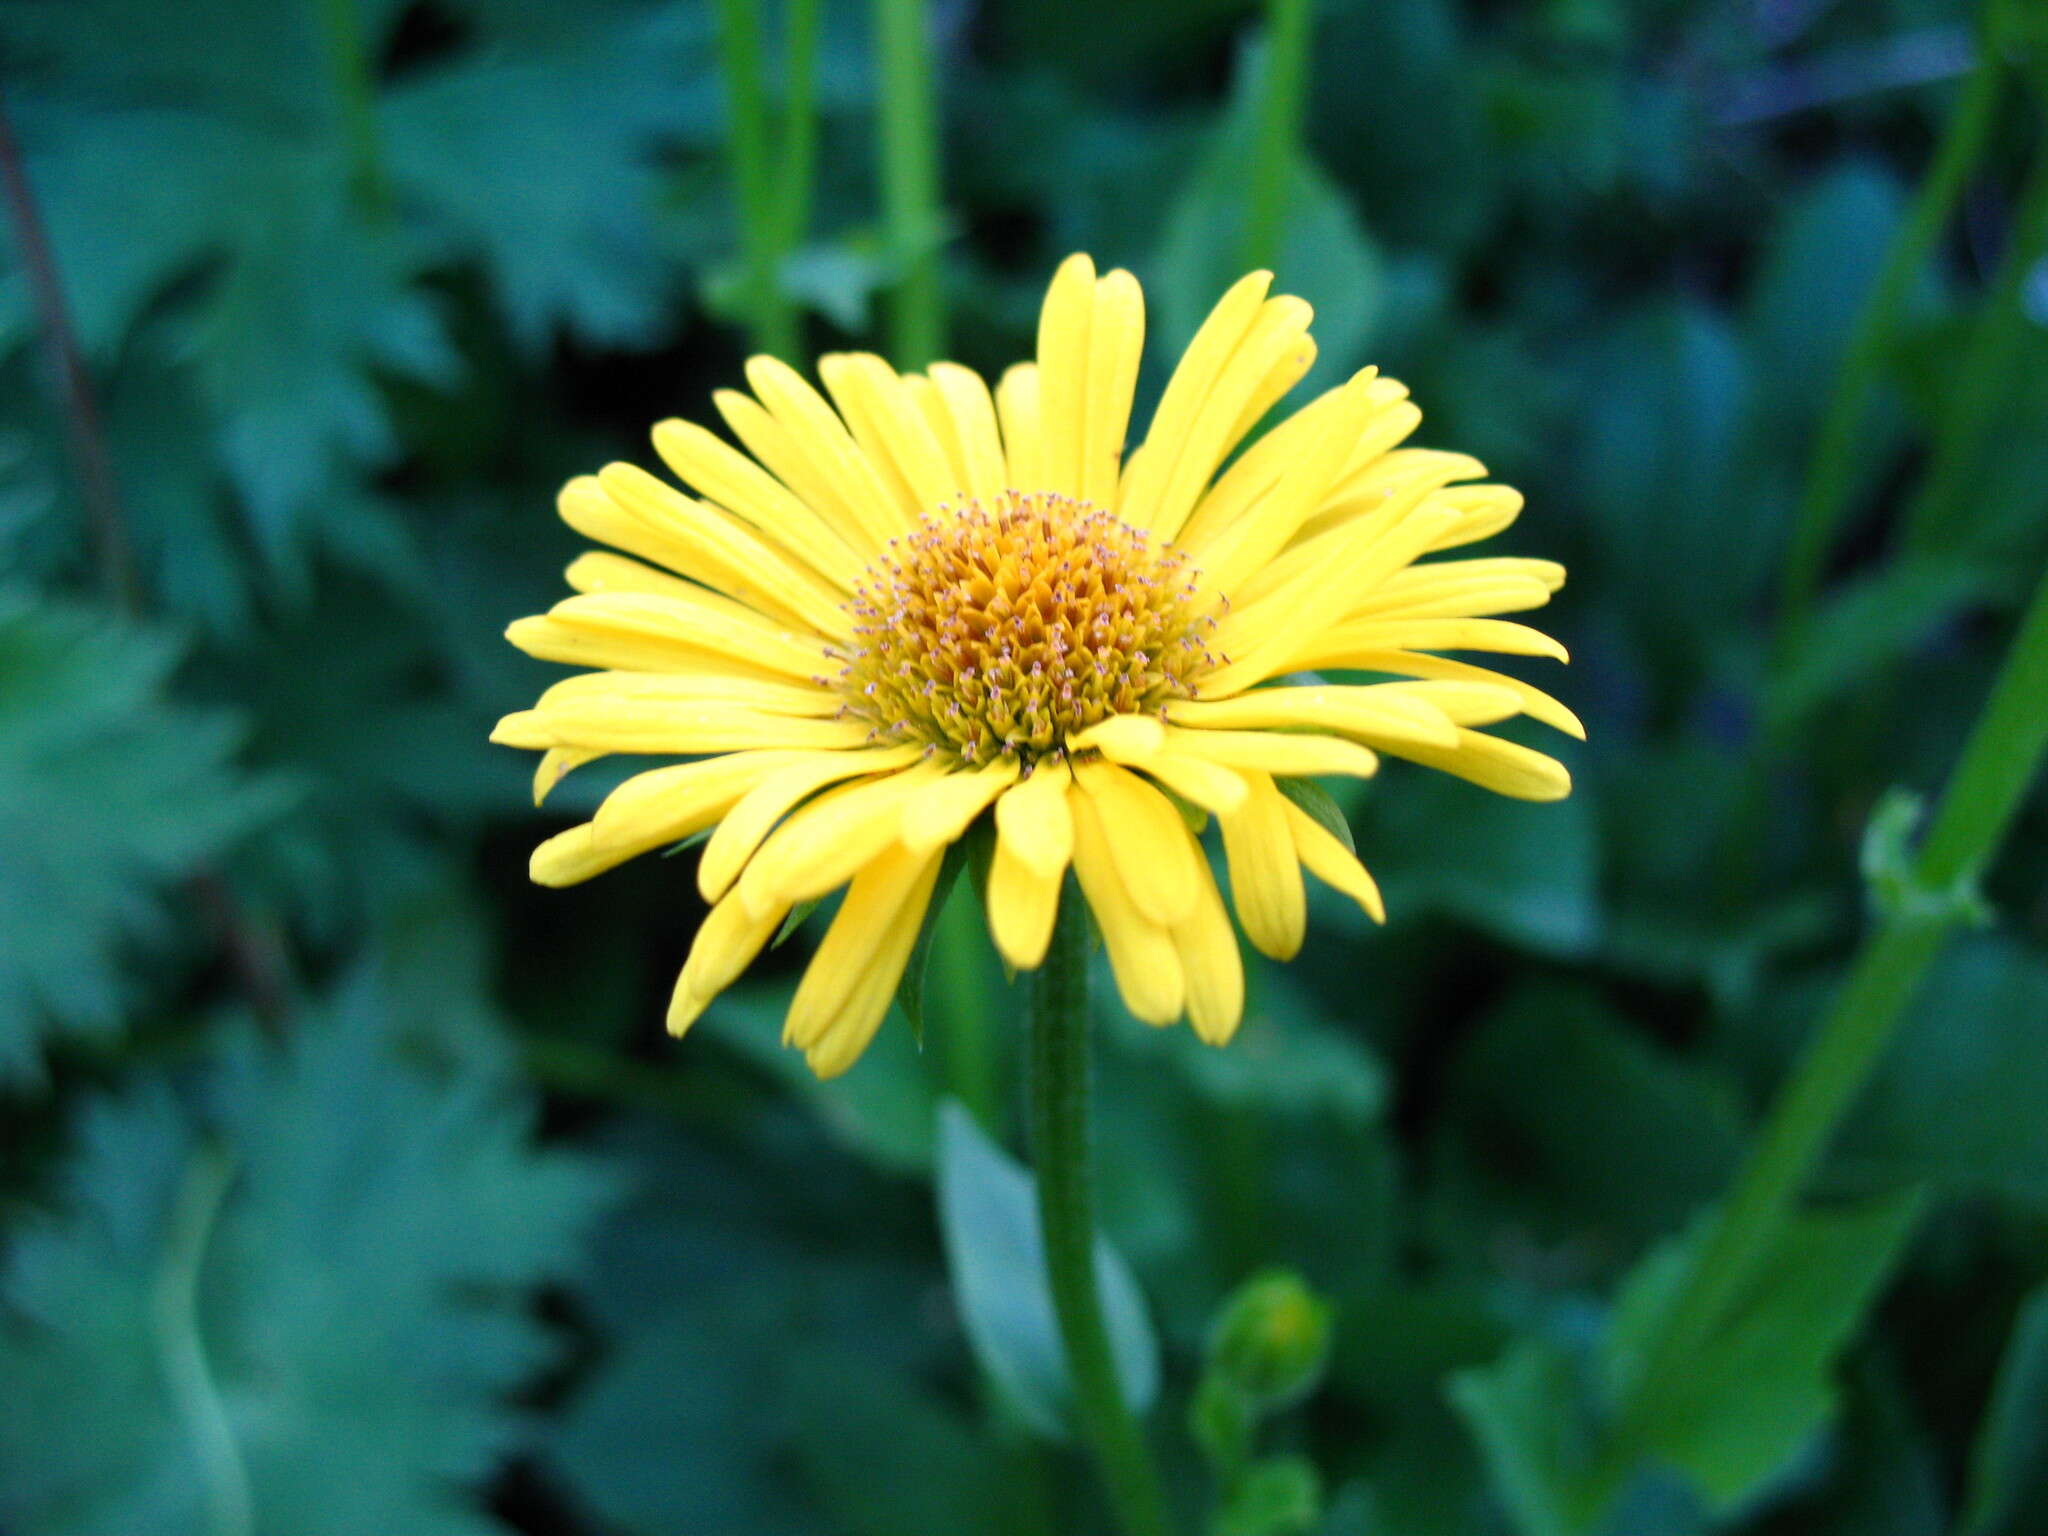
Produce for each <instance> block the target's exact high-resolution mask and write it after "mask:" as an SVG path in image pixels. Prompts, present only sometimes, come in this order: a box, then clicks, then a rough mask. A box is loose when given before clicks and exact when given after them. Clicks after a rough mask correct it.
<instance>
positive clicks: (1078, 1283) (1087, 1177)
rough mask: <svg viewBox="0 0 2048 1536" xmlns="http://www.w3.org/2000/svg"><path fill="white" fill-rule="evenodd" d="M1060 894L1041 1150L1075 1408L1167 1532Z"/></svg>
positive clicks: (1051, 957)
mask: <svg viewBox="0 0 2048 1536" xmlns="http://www.w3.org/2000/svg"><path fill="white" fill-rule="evenodd" d="M1067 897H1068V899H1066V900H1064V901H1062V902H1061V903H1060V909H1059V917H1058V919H1057V920H1056V922H1055V924H1054V927H1053V934H1052V944H1051V947H1050V948H1049V949H1048V950H1047V952H1046V957H1045V963H1044V965H1043V966H1041V967H1040V968H1039V970H1038V972H1037V973H1036V975H1035V976H1034V977H1033V979H1032V985H1031V1002H1030V1009H1031V1017H1030V1046H1029V1049H1030V1053H1031V1061H1030V1115H1031V1152H1032V1160H1033V1161H1034V1162H1035V1163H1036V1165H1037V1175H1038V1216H1039V1227H1040V1231H1041V1232H1042V1234H1043V1236H1044V1239H1045V1266H1046V1272H1047V1276H1048V1278H1049V1280H1050V1282H1051V1288H1052V1300H1053V1310H1054V1312H1055V1313H1056V1314H1057V1316H1058V1318H1059V1324H1060V1338H1061V1341H1062V1342H1063V1343H1064V1344H1065V1346H1066V1353H1067V1369H1068V1374H1069V1375H1070V1377H1071V1378H1072V1381H1073V1387H1074V1410H1075V1415H1076V1417H1077V1418H1078V1419H1079V1420H1080V1426H1081V1431H1082V1434H1083V1435H1084V1436H1085V1437H1086V1439H1087V1441H1088V1443H1089V1446H1090V1448H1091V1449H1092V1450H1093V1451H1094V1453H1095V1458H1096V1462H1097V1464H1098V1466H1099V1467H1100V1468H1101V1471H1102V1477H1103V1481H1104V1483H1105V1484H1106V1485H1107V1486H1108V1489H1109V1495H1110V1502H1111V1503H1112V1505H1113V1506H1114V1507H1115V1510H1116V1515H1117V1521H1118V1523H1119V1525H1121V1526H1122V1528H1123V1531H1124V1533H1125V1536H1164V1533H1165V1532H1166V1529H1167V1522H1166V1499H1165V1495H1164V1493H1163V1492H1162V1491H1161V1488H1160V1482H1159V1473H1158V1469H1157V1468H1156V1467H1155V1466H1154V1465H1153V1461H1152V1453H1151V1450H1150V1449H1149V1448H1148V1447H1147V1445H1146V1444H1145V1437H1144V1432H1143V1430H1142V1429H1140V1427H1139V1425H1138V1422H1137V1420H1136V1419H1135V1418H1134V1417H1133V1416H1132V1414H1131V1410H1130V1407H1129V1405H1128V1404H1127V1403H1126V1402H1125V1401H1124V1395H1123V1388H1122V1385H1121V1384H1120V1383H1119V1381H1118V1379H1117V1371H1116V1357H1115V1354H1114V1353H1113V1352H1112V1350H1111V1348H1110V1342H1109V1330H1108V1327H1107V1326H1106V1325H1105V1323H1104V1320H1103V1312H1102V1295H1101V1292H1100V1290H1099V1289H1098V1287H1097V1285H1096V1274H1095V1201H1094V1169H1093V1156H1092V1143H1091V1139H1090V1136H1089V1125H1088V1082H1089V1060H1088V1051H1089V1031H1088V924H1087V919H1086V917H1085V915H1084V914H1083V912H1082V910H1081V904H1080V902H1079V901H1077V900H1074V899H1073V897H1074V893H1073V892H1072V891H1069V892H1068V893H1067Z"/></svg>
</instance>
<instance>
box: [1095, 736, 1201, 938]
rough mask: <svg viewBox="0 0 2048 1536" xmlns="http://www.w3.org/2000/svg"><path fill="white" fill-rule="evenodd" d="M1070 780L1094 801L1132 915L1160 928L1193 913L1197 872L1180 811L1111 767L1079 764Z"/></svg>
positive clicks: (1161, 797) (1159, 795)
mask: <svg viewBox="0 0 2048 1536" xmlns="http://www.w3.org/2000/svg"><path fill="white" fill-rule="evenodd" d="M1074 778H1075V780H1076V781H1077V782H1078V783H1079V784H1080V786H1081V788H1082V789H1084V790H1086V791H1087V792H1088V794H1089V795H1090V796H1092V797H1093V798H1094V801H1095V808H1096V810H1097V812H1098V813H1099V814H1100V817H1101V821H1102V825H1103V828H1104V830H1105V832H1106V834H1107V836H1108V839H1109V852H1110V857H1111V858H1112V859H1114V860H1115V861H1116V869H1117V874H1118V877H1119V878H1120V879H1121V880H1122V882H1123V887H1124V889H1125V890H1126V891H1128V892H1129V893H1130V896H1131V900H1132V901H1133V902H1134V903H1136V905H1137V908H1138V910H1139V911H1140V912H1142V913H1144V914H1145V916H1146V917H1147V918H1149V919H1151V921H1153V922H1155V923H1157V924H1158V925H1159V926H1160V927H1162V928H1170V927H1172V926H1173V925H1174V924H1175V923H1178V922H1180V921H1182V920H1183V919H1185V918H1186V917H1187V915H1188V913H1189V912H1191V911H1192V910H1193V909H1194V905H1195V882H1196V880H1197V879H1198V878H1199V876H1200V874H1201V869H1200V865H1199V863H1198V861H1197V858H1196V856H1195V854H1194V852H1193V851H1192V847H1191V845H1190V843H1189V840H1188V833H1187V828H1186V826H1185V825H1184V824H1183V823H1182V822H1181V819H1180V812H1178V811H1176V810H1175V809H1174V808H1173V804H1172V802H1171V801H1169V800H1168V799H1167V798H1166V797H1165V796H1164V795H1162V794H1160V793H1159V791H1158V790H1156V789H1154V788H1152V786H1151V785H1149V784H1147V783H1146V782H1145V781H1144V780H1143V779H1140V778H1138V777H1137V776H1136V775H1135V774H1132V773H1130V772H1129V771H1128V770H1126V769H1123V768H1119V767H1117V766H1116V765H1115V764H1114V763H1105V762H1093V763H1083V764H1081V765H1079V766H1078V767H1076V768H1075V769H1074Z"/></svg>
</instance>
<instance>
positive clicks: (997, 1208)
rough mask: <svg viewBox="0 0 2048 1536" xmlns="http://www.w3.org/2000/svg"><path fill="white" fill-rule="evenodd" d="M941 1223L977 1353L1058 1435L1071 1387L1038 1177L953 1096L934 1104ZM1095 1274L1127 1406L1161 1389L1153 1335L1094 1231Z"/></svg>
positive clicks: (1030, 1418) (1132, 1288)
mask: <svg viewBox="0 0 2048 1536" xmlns="http://www.w3.org/2000/svg"><path fill="white" fill-rule="evenodd" d="M938 1178H939V1224H940V1227H941V1230H942V1232H943V1234H944V1236H945V1240H946V1263H947V1267H948V1269H949V1270H950V1271H951V1273H952V1277H953V1293H954V1299H955V1300H956V1302H957V1303H958V1305H959V1308H960V1316H961V1320H962V1322H963V1323H964V1324H965V1325H966V1329H967V1337H968V1339H969V1340H970V1341H971V1342H972V1343H973V1345H974V1353H975V1355H976V1357H977V1358H978V1359H979V1360H980V1361H981V1364H982V1368H983V1369H984V1370H986V1371H987V1372H988V1373H989V1375H990V1377H992V1378H993V1379H994V1380H995V1382H996V1383H997V1385H999V1386H1000V1387H1001V1388H1002V1389H1003V1392H1004V1395H1005V1396H1006V1397H1007V1398H1008V1399H1009V1401H1010V1402H1011V1403H1012V1404H1013V1405H1014V1406H1015V1407H1016V1409H1017V1410H1018V1412H1019V1413H1020V1414H1021V1415H1022V1416H1023V1418H1024V1420H1025V1422H1026V1423H1028V1424H1029V1425H1030V1426H1031V1427H1032V1428H1033V1429H1035V1430H1036V1431H1037V1432H1038V1433H1040V1434H1041V1435H1046V1436H1049V1437H1054V1438H1059V1437H1063V1436H1065V1435H1066V1433H1067V1425H1068V1424H1069V1423H1070V1422H1071V1416H1072V1400H1073V1387H1072V1384H1071V1383H1070V1382H1069V1380H1068V1377H1067V1361H1066V1350H1065V1347H1064V1346H1063V1345H1062V1344H1061V1342H1060V1332H1059V1324H1058V1321H1057V1320H1056V1318H1055V1316H1054V1313H1053V1304H1052V1291H1051V1288H1050V1286H1049V1285H1048V1283H1047V1281H1046V1274H1045V1248H1044V1242H1043V1239H1042V1238H1041V1236H1040V1234H1039V1227H1038V1196H1037V1190H1036V1181H1035V1180H1034V1179H1033V1178H1032V1176H1031V1174H1030V1173H1029V1172H1027V1171H1026V1170H1025V1169H1023V1168H1020V1167H1019V1166H1018V1165H1017V1164H1016V1163H1015V1162H1013V1161H1012V1160H1011V1159H1010V1157H1009V1156H1008V1155H1007V1154H1005V1153H1004V1151H1003V1150H1002V1148H1000V1147H998V1146H997V1145H996V1144H995V1143H994V1142H992V1141H990V1140H989V1139H988V1137H987V1136H986V1135H985V1134H984V1133H983V1132H982V1130H981V1128H980V1127H979V1126H978V1125H976V1124H975V1123H974V1117H973V1116H972V1115H970V1114H968V1113H967V1111H966V1110H964V1109H962V1108H961V1107H960V1106H959V1105H958V1104H956V1103H952V1102H950V1101H949V1102H947V1103H945V1104H942V1105H940V1106H939V1163H938ZM1095 1283H1096V1286H1097V1287H1098V1289H1099V1291H1100V1293H1101V1296H1102V1310H1103V1321H1104V1324H1105V1326H1106V1327H1107V1328H1108V1331H1109V1341H1110V1348H1111V1349H1112V1351H1113V1352H1114V1353H1115V1355H1116V1362H1117V1374H1118V1376H1119V1378H1120V1379H1121V1380H1122V1382H1123V1388H1124V1396H1125V1398H1126V1399H1127V1400H1128V1401H1129V1403H1130V1405H1131V1407H1132V1409H1133V1411H1135V1412H1138V1413H1143V1412H1144V1411H1145V1410H1146V1409H1147V1408H1149V1407H1150V1406H1151V1405H1152V1400H1153V1398H1155V1397H1156V1396H1157V1395H1158V1392H1159V1345H1158V1342H1157V1341H1156V1340H1155V1339H1154V1338H1153V1336H1152V1324H1151V1321H1150V1320H1149V1319H1148V1317H1147V1316H1146V1313H1145V1300H1144V1297H1143V1295H1142V1294H1141V1293H1140V1292H1139V1290H1138V1285H1137V1282H1136V1281H1135V1280H1133V1279H1132V1278H1131V1274H1130V1271H1129V1270H1128V1269H1126V1268H1125V1267H1124V1264H1123V1261H1122V1260H1121V1259H1119V1258H1118V1257H1117V1256H1116V1253H1115V1250H1113V1249H1112V1248H1111V1247H1110V1246H1109V1244H1108V1242H1107V1241H1106V1240H1104V1239H1102V1238H1100V1237H1098V1238H1097V1239H1096V1247H1095Z"/></svg>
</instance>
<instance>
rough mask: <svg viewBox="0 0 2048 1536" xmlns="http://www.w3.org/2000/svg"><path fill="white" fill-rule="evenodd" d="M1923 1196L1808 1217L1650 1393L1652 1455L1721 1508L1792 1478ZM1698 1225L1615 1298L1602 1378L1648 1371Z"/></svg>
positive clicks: (1827, 1411) (1648, 1444)
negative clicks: (1649, 1350) (1838, 1362)
mask: <svg viewBox="0 0 2048 1536" xmlns="http://www.w3.org/2000/svg"><path fill="white" fill-rule="evenodd" d="M1919 1214H1920V1201H1919V1198H1918V1195H1917V1193H1912V1192H1909V1193H1907V1194H1905V1195H1902V1196H1897V1197H1887V1198H1885V1199H1880V1200H1874V1201H1869V1202H1866V1203H1865V1204H1863V1205H1860V1206H1857V1207H1855V1208H1854V1209H1851V1210H1846V1211H1839V1212H1835V1211H1830V1212H1825V1213H1820V1212H1816V1213H1812V1214H1809V1215H1805V1216H1801V1217H1800V1218H1798V1219H1797V1220H1796V1221H1795V1222H1794V1223H1793V1225H1792V1226H1791V1227H1790V1228H1789V1229H1788V1230H1787V1231H1786V1233H1785V1234H1784V1236H1783V1237H1782V1238H1780V1239H1779V1241H1778V1243H1777V1244H1776V1246H1775V1247H1774V1249H1773V1250H1772V1253H1771V1255H1770V1257H1769V1259H1768V1261H1767V1262H1766V1264H1765V1266H1764V1268H1763V1271H1762V1273H1761V1274H1760V1275H1759V1276H1758V1277H1757V1279H1756V1280H1755V1281H1754V1282H1753V1283H1752V1284H1751V1286H1750V1287H1749V1289H1748V1291H1747V1292H1746V1293H1744V1294H1743V1295H1740V1296H1738V1297H1736V1298H1735V1300H1734V1301H1733V1302H1731V1303H1730V1306H1729V1310H1728V1313H1727V1315H1726V1316H1725V1317H1724V1318H1723V1319H1722V1321H1721V1322H1720V1323H1719V1324H1718V1325H1717V1326H1716V1330H1715V1332H1714V1333H1713V1334H1712V1335H1710V1336H1709V1337H1708V1338H1707V1339H1706V1340H1705V1341H1704V1342H1703V1343H1702V1344H1701V1345H1700V1347H1699V1349H1698V1350H1697V1351H1696V1352H1695V1353H1694V1355H1693V1356H1692V1358H1691V1359H1689V1360H1687V1361H1685V1362H1684V1363H1683V1365H1682V1366H1680V1367H1679V1368H1678V1370H1677V1372H1676V1374H1675V1376H1674V1378H1673V1379H1672V1380H1670V1381H1668V1382H1665V1383H1663V1384H1662V1386H1661V1389H1659V1388H1653V1389H1651V1395H1650V1396H1649V1398H1648V1400H1647V1402H1648V1408H1647V1417H1646V1419H1645V1422H1644V1427H1643V1436H1644V1448H1645V1449H1646V1450H1648V1451H1649V1452H1651V1453H1652V1454H1654V1455H1655V1456H1657V1457H1658V1458H1660V1459H1661V1460H1664V1461H1667V1462H1669V1463H1671V1464H1672V1465H1674V1466H1676V1467H1679V1468H1681V1469H1682V1470H1683V1471H1685V1472H1686V1473H1687V1474H1688V1475H1689V1476H1690V1477H1691V1478H1692V1479H1693V1480H1694V1481H1695V1482H1696V1483H1697V1484H1698V1485H1699V1487H1700V1489H1701V1490H1702V1491H1703V1492H1704V1493H1705V1494H1706V1496H1707V1497H1708V1498H1709V1499H1710V1500H1711V1501H1712V1502H1713V1503H1714V1504H1715V1505H1716V1506H1717V1507H1718V1508H1721V1509H1728V1508H1730V1507H1732V1506H1734V1505H1736V1504H1737V1503H1739V1502H1740V1501H1742V1500H1744V1499H1746V1498H1749V1497H1750V1496H1752V1495H1754V1494H1755V1493H1757V1492H1758V1491H1759V1490H1761V1489H1762V1488H1764V1487H1765V1486H1767V1485H1768V1484H1769V1483H1770V1482H1771V1481H1772V1480H1773V1479H1775V1478H1777V1477H1779V1476H1781V1475H1782V1474H1783V1473H1784V1472H1785V1470H1786V1469H1787V1468H1788V1467H1789V1466H1790V1465H1791V1463H1792V1462H1793V1461H1794V1460H1795V1459H1796V1458H1797V1457H1798V1455H1799V1454H1800V1452H1801V1450H1802V1449H1803V1448H1804V1446H1805V1444H1806V1442H1807V1440H1808V1439H1809V1437H1810V1436H1811V1435H1812V1434H1813V1433H1814V1431H1815V1430H1817V1429H1819V1428H1820V1427H1821V1426H1822V1425H1823V1424H1824V1423H1826V1422H1827V1420H1828V1419H1829V1418H1830V1417H1831V1416H1832V1415H1833V1413H1834V1411H1835V1391H1834V1387H1833V1383H1832V1382H1831V1380H1830V1369H1831V1366H1832V1363H1833V1360H1834V1357H1835V1355H1836V1353H1837V1352H1838V1351H1839V1350H1840V1349H1841V1348H1842V1346H1843V1345H1844V1344H1846V1343H1847V1342H1848V1340H1849V1339H1850V1338H1852V1337H1853V1336H1854V1335H1855V1333H1856V1331H1857V1329H1858V1328H1859V1327H1860V1326H1861V1324H1862V1321H1863V1316H1864V1313H1865V1312H1866V1311H1867V1310H1868V1309H1869V1307H1870V1305H1871V1303H1872V1302H1873V1301H1875V1299H1876V1296H1877V1293H1878V1290H1879V1288H1880V1287H1881V1286H1882V1285H1883V1283H1884V1281H1885V1278H1886V1277H1887V1276H1888V1275H1889V1274H1890V1272H1891V1269H1892V1266H1893V1265H1894V1264H1895V1263H1896V1262H1897V1260H1898V1258H1899V1255H1900V1252H1901V1250H1902V1249H1903V1248H1904V1246H1905V1242H1906V1239H1907V1238H1908V1237H1909V1236H1911V1234H1912V1230H1913V1223H1914V1221H1915V1220H1916V1219H1917V1218H1918V1216H1919ZM1702 1230H1703V1229H1701V1228H1697V1227H1696V1228H1695V1229H1694V1230H1693V1231H1692V1232H1691V1233H1690V1234H1688V1235H1687V1237H1686V1238H1684V1239H1683V1240H1680V1241H1677V1242H1674V1243H1672V1244H1669V1245H1667V1246H1665V1247H1664V1248H1662V1249H1660V1250H1659V1251H1658V1252H1657V1253H1655V1254H1652V1255H1651V1256H1650V1257H1649V1258H1648V1259H1646V1260H1644V1262H1643V1263H1642V1264H1640V1265H1638V1266H1637V1268H1636V1270H1635V1272H1634V1273H1633V1274H1632V1275H1631V1276H1630V1278H1629V1279H1628V1280H1627V1281H1626V1282H1625V1283H1624V1284H1623V1286H1622V1289H1621V1292H1620V1294H1619V1295H1618V1297H1617V1298H1616V1301H1615V1312H1614V1320H1613V1324H1612V1327H1611V1331H1610V1333H1609V1336H1608V1338H1607V1341H1606V1351H1605V1354H1606V1359H1605V1363H1604V1367H1603V1370H1604V1374H1605V1377H1606V1380H1607V1382H1608V1383H1609V1384H1610V1385H1612V1384H1614V1383H1618V1382H1620V1381H1623V1380H1625V1379H1627V1378H1628V1377H1629V1376H1630V1374H1631V1373H1633V1372H1634V1371H1635V1370H1636V1369H1638V1368H1639V1367H1640V1364H1641V1356H1642V1352H1643V1350H1644V1349H1645V1348H1646V1346H1647V1343H1648V1340H1649V1339H1650V1337H1651V1336H1652V1333H1653V1330H1655V1329H1656V1328H1657V1327H1658V1326H1659V1325H1660V1323H1661V1321H1662V1319H1663V1317H1664V1315H1665V1312H1666V1310H1667V1309H1668V1308H1669V1307H1670V1305H1671V1303H1672V1302H1673V1301H1674V1300H1675V1299H1676V1296H1677V1287H1678V1286H1679V1285H1680V1284H1681V1283H1682V1281H1683V1277H1684V1275H1685V1273H1686V1266H1687V1265H1688V1264H1690V1263H1691V1262H1692V1256H1693V1254H1695V1253H1696V1252H1697V1251H1698V1244H1699V1242H1700V1233H1701V1231H1702Z"/></svg>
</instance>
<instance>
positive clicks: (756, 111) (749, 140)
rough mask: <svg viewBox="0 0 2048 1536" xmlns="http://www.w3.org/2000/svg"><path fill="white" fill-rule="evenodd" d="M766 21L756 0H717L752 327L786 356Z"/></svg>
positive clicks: (758, 341) (761, 341) (764, 345)
mask: <svg viewBox="0 0 2048 1536" xmlns="http://www.w3.org/2000/svg"><path fill="white" fill-rule="evenodd" d="M761 57H762V55H761V23H760V16H759V13H758V9H757V6H756V4H755V0H718V62H719V67H720V69H722V70H723V71H724V74H725V103H726V111H727V112H728V113H729V114H730V117H731V122H730V129H731V139H732V179H733V187H734V189H735V191H736V192H737V193H738V197H739V214H740V250H741V264H742V268H743V276H742V279H741V286H742V293H743V295H744V308H745V310H746V315H747V326H748V329H749V330H751V331H752V333H753V340H754V345H755V346H756V347H758V348H760V349H761V350H762V351H764V352H771V353H774V354H775V355H777V356H780V357H787V356H788V355H789V354H790V353H791V352H792V351H793V350H794V347H793V346H792V345H791V344H790V342H791V337H790V336H789V334H788V333H789V326H790V322H789V318H788V306H787V305H785V304H784V303H783V302H782V297H781V292H780V286H779V285H778V284H777V282H776V280H775V278H776V267H777V256H776V249H775V246H776V236H777V232H778V230H779V228H780V225H781V222H782V216H781V215H780V213H779V212H778V210H777V207H776V188H775V182H774V173H773V170H772V168H771V166H770V164H769V142H768V141H769V134H768V87H767V84H766V82H765V79H764V76H763V67H762V62H761Z"/></svg>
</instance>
